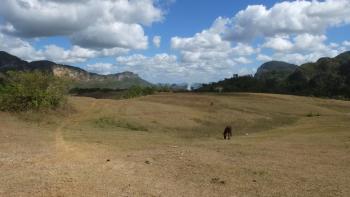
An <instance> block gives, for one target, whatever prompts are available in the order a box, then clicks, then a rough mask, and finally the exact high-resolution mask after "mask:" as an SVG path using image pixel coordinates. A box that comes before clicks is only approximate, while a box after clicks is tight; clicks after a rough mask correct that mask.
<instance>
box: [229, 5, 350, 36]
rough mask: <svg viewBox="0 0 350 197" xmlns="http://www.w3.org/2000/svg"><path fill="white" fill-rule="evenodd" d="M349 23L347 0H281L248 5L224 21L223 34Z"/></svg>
mask: <svg viewBox="0 0 350 197" xmlns="http://www.w3.org/2000/svg"><path fill="white" fill-rule="evenodd" d="M349 23H350V1H349V0H326V1H318V0H313V1H284V2H281V3H276V4H275V5H274V6H272V7H271V8H270V9H268V8H266V7H265V6H263V5H251V6H248V7H247V8H246V9H245V10H242V11H240V12H238V13H237V14H236V15H235V16H234V17H233V18H232V19H230V24H229V25H227V30H226V35H225V37H226V38H227V39H230V40H238V41H247V40H248V41H249V40H252V39H254V38H256V37H258V36H263V37H265V36H267V37H274V36H276V35H281V34H287V35H292V34H305V33H307V34H323V33H325V31H326V29H327V28H329V27H333V26H339V25H343V24H349Z"/></svg>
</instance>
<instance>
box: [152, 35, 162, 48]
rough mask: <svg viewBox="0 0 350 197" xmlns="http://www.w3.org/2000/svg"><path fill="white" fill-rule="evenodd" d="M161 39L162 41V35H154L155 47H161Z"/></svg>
mask: <svg viewBox="0 0 350 197" xmlns="http://www.w3.org/2000/svg"><path fill="white" fill-rule="evenodd" d="M161 41H162V37H160V36H154V37H153V45H154V46H155V47H157V48H159V47H160V43H161Z"/></svg>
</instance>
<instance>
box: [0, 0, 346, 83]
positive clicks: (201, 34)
mask: <svg viewBox="0 0 350 197" xmlns="http://www.w3.org/2000/svg"><path fill="white" fill-rule="evenodd" d="M62 10H65V11H64V12H62ZM349 24H350V2H349V1H348V0H314V1H307V0H305V1H273V0H265V1H261V0H245V1H238V0H215V1H214V0H201V1H199V0H191V1H189V0H129V1H127V0H118V1H112V0H86V1H82V0H71V1H57V0H3V1H2V6H1V7H0V50H5V51H8V52H10V53H12V54H14V55H17V56H19V57H21V58H23V59H25V60H28V61H32V60H39V59H48V60H52V61H55V62H57V63H62V64H69V65H74V66H79V67H82V68H84V69H87V70H89V71H91V72H97V73H101V74H110V73H116V72H122V71H126V70H128V71H132V72H135V73H137V74H139V75H140V76H141V77H143V78H145V79H146V80H149V81H151V82H162V83H167V82H168V83H173V82H177V83H179V82H189V83H194V82H210V81H216V80H220V79H223V78H226V77H230V76H232V74H235V73H238V74H240V75H244V74H254V72H255V71H256V69H257V67H258V66H259V65H261V64H262V63H264V62H266V61H270V60H281V61H287V62H290V63H295V64H302V63H305V62H309V61H315V60H317V59H318V58H320V57H324V56H330V57H331V56H335V55H337V54H339V53H341V52H344V51H347V50H350V38H349V35H350V25H349ZM155 38H157V39H155Z"/></svg>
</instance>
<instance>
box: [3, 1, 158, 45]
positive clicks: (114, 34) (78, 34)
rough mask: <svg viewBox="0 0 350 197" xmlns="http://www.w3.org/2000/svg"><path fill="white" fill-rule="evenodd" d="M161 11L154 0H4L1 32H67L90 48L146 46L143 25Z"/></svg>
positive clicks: (30, 34)
mask: <svg viewBox="0 0 350 197" xmlns="http://www.w3.org/2000/svg"><path fill="white" fill-rule="evenodd" d="M163 14H164V13H163V12H162V10H161V9H160V8H158V7H156V5H155V0H118V1H116V0H86V1H82V0H74V1H67V0H63V1H58V0H46V1H44V0H3V1H2V2H1V6H0V16H1V17H3V19H4V23H3V25H2V28H1V31H2V32H4V33H7V34H11V35H16V36H20V37H47V36H56V35H66V36H69V37H72V38H73V39H72V42H73V44H75V45H80V46H83V47H90V48H115V47H117V48H126V49H145V48H147V42H148V41H147V36H145V35H144V31H143V28H142V25H151V24H152V23H154V22H158V21H161V20H162V19H163ZM108 41H109V42H108Z"/></svg>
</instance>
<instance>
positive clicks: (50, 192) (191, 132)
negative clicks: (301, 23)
mask: <svg viewBox="0 0 350 197" xmlns="http://www.w3.org/2000/svg"><path fill="white" fill-rule="evenodd" d="M70 102H71V103H72V105H73V106H74V107H75V109H76V112H75V113H72V114H70V115H67V116H57V117H56V119H51V118H48V117H45V118H43V120H41V121H31V122H28V121H24V120H23V118H18V117H17V116H14V115H11V114H8V113H0V173H1V176H0V196H349V195H350V186H349V182H350V165H349V164H350V103H349V102H345V101H335V100H322V99H314V98H304V97H295V96H285V95H284V96H282V95H268V94H231V95H220V96H218V95H214V94H213V95H204V94H202V95H199V94H198V95H195V94H160V95H154V96H148V97H143V98H139V99H132V100H119V101H114V100H95V99H90V98H78V97H73V98H71V99H70ZM311 113H312V114H313V115H311ZM318 115H319V116H318ZM228 124H230V125H232V127H233V129H234V133H235V136H234V137H233V139H232V140H231V141H224V140H222V136H221V135H222V130H223V128H224V127H225V126H226V125H228Z"/></svg>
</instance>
